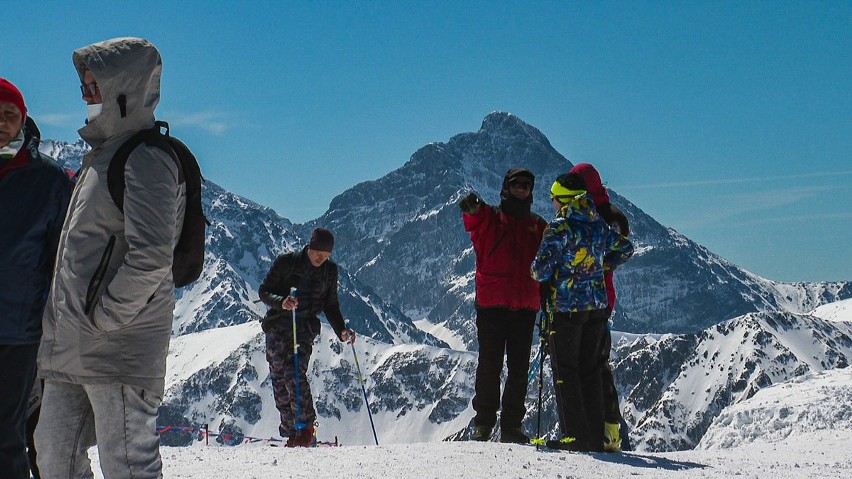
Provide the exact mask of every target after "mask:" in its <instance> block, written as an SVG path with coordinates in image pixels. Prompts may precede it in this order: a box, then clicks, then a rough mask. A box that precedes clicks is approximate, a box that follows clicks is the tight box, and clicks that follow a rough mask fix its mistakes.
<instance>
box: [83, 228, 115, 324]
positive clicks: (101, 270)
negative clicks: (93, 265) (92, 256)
mask: <svg viewBox="0 0 852 479" xmlns="http://www.w3.org/2000/svg"><path fill="white" fill-rule="evenodd" d="M113 248H115V236H114V235H113V236H110V237H109V242H107V245H106V248H105V249H104V254H103V255H102V256H101V261H100V263H98V267H97V269H95V274H93V275H92V279H91V280H89V287H88V289H86V306H85V308H84V310H83V311H84V312H85V313H86V314H87V315H88V314H91V312H92V308H93V307H94V306H95V303H96V302H97V299H98V297H99V296H100V292H101V283H103V280H104V275H105V274H106V270H107V268H108V267H109V261H110V258H112V250H113Z"/></svg>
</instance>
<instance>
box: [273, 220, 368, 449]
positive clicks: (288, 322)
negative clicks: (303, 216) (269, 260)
mask: <svg viewBox="0 0 852 479" xmlns="http://www.w3.org/2000/svg"><path fill="white" fill-rule="evenodd" d="M333 249H334V235H333V234H332V233H331V231H329V230H327V229H325V228H316V229H314V231H313V233H312V234H311V239H310V241H309V242H308V244H307V246H305V247H304V248H303V249H302V250H301V251H293V252H290V253H284V254H281V255H279V256H278V257H277V258H276V259H275V262H274V263H273V264H272V267H271V268H270V269H269V272H268V273H267V274H266V279H264V281H263V284H261V285H260V291H259V295H260V299H261V301H263V302H264V303H265V304H266V305H267V306H269V310H268V312H267V313H266V316H265V317H264V318H263V321H262V323H261V327H262V328H263V332H264V333H266V360H267V362H268V363H269V378H270V380H271V381H272V394H273V396H274V397H275V407H276V408H277V409H278V412H279V414H280V418H281V423H280V424H279V426H278V431H279V432H280V434H281V436H282V437H287V443H286V446H287V447H308V446H311V445H313V443H314V421H316V418H317V413H316V409H315V408H314V400H313V397H312V396H311V388H310V383H308V362H309V361H310V359H311V354H312V352H313V346H314V341H316V338H317V336H319V333H320V321H319V318H317V315H318V314H319V313H324V314H325V317H326V319H328V324H330V325H331V327H332V329H334V334H336V335H337V337H338V339H340V340H341V341H344V342H347V343H350V344H352V343H354V342H355V331H353V330H351V329H349V328H347V327H346V322H345V321H344V320H343V315H342V314H341V312H340V302H339V301H338V298H337V274H338V273H337V264H335V263H334V262H333V261H331V260H330V259H329V257H331V251H332V250H333ZM290 288H296V295H295V296H294V295H292V294H290ZM294 322H295V324H294ZM294 333H295V335H296V337H295V340H294V338H293V334H294ZM294 343H296V344H298V350H294ZM296 364H298V366H299V368H298V370H296Z"/></svg>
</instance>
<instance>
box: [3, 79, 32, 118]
mask: <svg viewBox="0 0 852 479" xmlns="http://www.w3.org/2000/svg"><path fill="white" fill-rule="evenodd" d="M0 101H3V102H6V103H11V104H13V105H15V106H16V107H18V109H19V110H21V123H23V122H24V119H26V116H27V106H26V105H24V96H23V95H21V92H20V91H19V90H18V88H17V87H16V86H15V85H13V84H12V82H10V81H9V80H7V79H5V78H0Z"/></svg>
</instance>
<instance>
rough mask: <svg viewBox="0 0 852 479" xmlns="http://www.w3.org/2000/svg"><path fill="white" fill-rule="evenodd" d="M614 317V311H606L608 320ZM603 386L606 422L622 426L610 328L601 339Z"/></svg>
mask: <svg viewBox="0 0 852 479" xmlns="http://www.w3.org/2000/svg"><path fill="white" fill-rule="evenodd" d="M611 315H612V310H611V309H607V310H606V316H607V320H608V319H609V317H610V316H611ZM600 350H601V355H600V358H601V386H602V387H603V403H604V420H605V421H606V422H609V423H612V424H620V423H621V421H622V416H621V407H620V406H619V405H618V390H617V389H616V388H615V378H614V377H613V376H612V367H611V366H610V364H609V357H610V352H611V351H612V333H611V332H610V330H609V327H608V326H607V327H605V328H604V332H603V336H602V337H601V348H600Z"/></svg>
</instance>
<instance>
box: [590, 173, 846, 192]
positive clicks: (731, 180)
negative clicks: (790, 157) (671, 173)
mask: <svg viewBox="0 0 852 479" xmlns="http://www.w3.org/2000/svg"><path fill="white" fill-rule="evenodd" d="M849 175H852V170H849V171H833V172H820V173H803V174H799V175H785V176H764V177H757V178H722V179H716V180H700V181H680V182H671V183H649V184H643V185H609V184H608V185H607V186H608V187H610V188H613V189H617V190H641V189H651V188H654V189H656V188H689V187H693V186H714V185H730V184H737V183H761V182H770V181H786V180H799V179H805V178H824V177H836V176H849Z"/></svg>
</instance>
